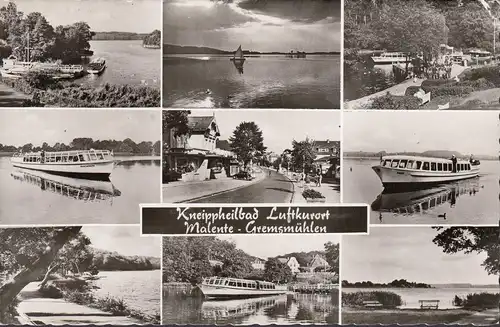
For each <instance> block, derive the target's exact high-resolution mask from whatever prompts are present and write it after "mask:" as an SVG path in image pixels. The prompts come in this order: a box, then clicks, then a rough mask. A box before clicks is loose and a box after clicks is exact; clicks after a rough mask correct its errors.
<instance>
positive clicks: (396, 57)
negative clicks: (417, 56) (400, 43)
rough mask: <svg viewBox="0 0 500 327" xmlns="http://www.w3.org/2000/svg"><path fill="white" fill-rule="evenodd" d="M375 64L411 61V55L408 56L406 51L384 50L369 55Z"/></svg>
mask: <svg viewBox="0 0 500 327" xmlns="http://www.w3.org/2000/svg"><path fill="white" fill-rule="evenodd" d="M371 58H372V60H373V62H374V63H375V65H384V64H394V63H400V62H403V63H404V62H407V61H408V62H409V61H411V57H408V56H407V55H406V53H403V52H384V53H381V54H380V55H378V56H372V57H371Z"/></svg>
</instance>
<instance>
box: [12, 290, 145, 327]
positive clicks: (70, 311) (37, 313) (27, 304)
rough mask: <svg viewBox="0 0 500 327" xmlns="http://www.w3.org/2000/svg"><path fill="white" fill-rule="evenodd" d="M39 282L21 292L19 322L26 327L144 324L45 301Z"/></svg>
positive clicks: (79, 307)
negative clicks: (37, 326)
mask: <svg viewBox="0 0 500 327" xmlns="http://www.w3.org/2000/svg"><path fill="white" fill-rule="evenodd" d="M39 284H40V283H39V282H32V283H30V284H28V285H26V287H25V288H24V289H23V290H22V291H21V292H20V294H19V298H20V300H21V302H20V303H19V305H18V307H17V311H18V313H19V317H18V320H19V321H20V322H21V323H22V324H25V325H63V324H77V323H79V324H82V323H85V324H96V325H132V324H142V323H143V322H141V321H140V320H138V319H134V318H131V317H126V316H115V315H113V314H112V313H109V312H104V311H102V310H99V309H94V308H90V307H87V306H84V305H80V304H76V303H71V302H68V301H66V300H64V299H53V298H47V297H44V296H43V295H42V294H41V293H40V292H39V291H38V287H39Z"/></svg>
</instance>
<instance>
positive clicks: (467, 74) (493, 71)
mask: <svg viewBox="0 0 500 327" xmlns="http://www.w3.org/2000/svg"><path fill="white" fill-rule="evenodd" d="M459 78H461V79H462V80H464V81H475V80H479V79H481V78H482V79H485V80H487V81H488V82H490V83H492V84H493V85H495V86H496V87H499V86H500V68H499V67H498V66H488V67H480V68H475V69H471V70H466V71H464V72H463V73H462V74H461V75H460V76H459Z"/></svg>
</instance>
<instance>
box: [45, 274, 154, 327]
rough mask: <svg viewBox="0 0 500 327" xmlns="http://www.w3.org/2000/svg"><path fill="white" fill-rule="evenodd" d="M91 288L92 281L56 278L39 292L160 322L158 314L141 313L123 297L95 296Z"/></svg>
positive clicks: (119, 313)
mask: <svg viewBox="0 0 500 327" xmlns="http://www.w3.org/2000/svg"><path fill="white" fill-rule="evenodd" d="M93 288H94V285H93V283H92V281H88V280H84V279H80V278H70V279H56V280H52V281H50V282H48V283H47V285H45V287H44V288H43V289H41V290H40V292H41V293H42V294H43V295H44V296H46V297H48V298H63V299H65V300H66V301H68V302H72V303H76V304H80V305H85V306H88V307H91V308H96V309H99V310H102V311H104V312H109V313H112V314H113V315H116V316H126V317H132V318H135V319H138V320H140V321H142V322H145V323H150V324H159V323H160V321H161V317H160V315H159V314H158V315H155V316H151V315H148V314H145V313H142V312H140V311H138V310H135V309H132V308H130V307H129V306H128V305H127V304H126V303H125V302H124V301H123V299H120V298H115V297H112V296H110V295H108V296H106V297H97V296H95V295H94V294H93V292H92V290H93Z"/></svg>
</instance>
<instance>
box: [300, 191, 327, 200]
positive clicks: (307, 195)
mask: <svg viewBox="0 0 500 327" xmlns="http://www.w3.org/2000/svg"><path fill="white" fill-rule="evenodd" d="M302 196H303V197H304V198H309V199H320V198H324V196H323V194H321V193H320V192H318V191H316V190H313V189H308V190H305V191H304V192H302Z"/></svg>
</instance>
